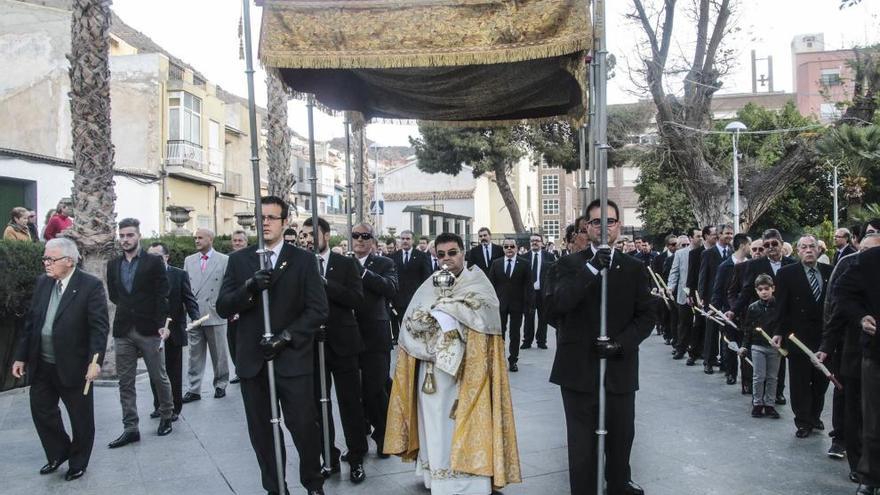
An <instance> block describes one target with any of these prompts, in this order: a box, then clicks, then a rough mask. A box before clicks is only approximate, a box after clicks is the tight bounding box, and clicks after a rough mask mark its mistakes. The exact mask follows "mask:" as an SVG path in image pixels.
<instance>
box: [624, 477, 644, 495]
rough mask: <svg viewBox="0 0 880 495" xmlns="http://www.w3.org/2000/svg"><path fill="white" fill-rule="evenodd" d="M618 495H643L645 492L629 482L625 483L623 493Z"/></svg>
mask: <svg viewBox="0 0 880 495" xmlns="http://www.w3.org/2000/svg"><path fill="white" fill-rule="evenodd" d="M620 493H622V494H624V495H645V490H643V489H642V487H640V486H639V485H637V484H635V483H634V482H633V481H632V480H630V481H627V482H626V486H624V487H623V491H621V492H620Z"/></svg>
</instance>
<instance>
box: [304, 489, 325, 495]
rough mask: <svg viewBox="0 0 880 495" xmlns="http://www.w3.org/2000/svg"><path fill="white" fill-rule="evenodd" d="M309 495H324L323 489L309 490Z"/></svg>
mask: <svg viewBox="0 0 880 495" xmlns="http://www.w3.org/2000/svg"><path fill="white" fill-rule="evenodd" d="M308 493H309V495H324V489H323V488H315V489H314V490H309V492H308Z"/></svg>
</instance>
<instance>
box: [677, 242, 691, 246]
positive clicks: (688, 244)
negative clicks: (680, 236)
mask: <svg viewBox="0 0 880 495" xmlns="http://www.w3.org/2000/svg"><path fill="white" fill-rule="evenodd" d="M688 246H690V243H689V242H685V243H684V244H682V245H680V246H679V247H688Z"/></svg>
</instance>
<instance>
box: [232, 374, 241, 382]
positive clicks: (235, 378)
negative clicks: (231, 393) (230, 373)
mask: <svg viewBox="0 0 880 495" xmlns="http://www.w3.org/2000/svg"><path fill="white" fill-rule="evenodd" d="M240 382H241V378H239V377H238V375H236V376H234V377H232V380H229V383H232V384H236V383H240Z"/></svg>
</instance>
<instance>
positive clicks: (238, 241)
mask: <svg viewBox="0 0 880 495" xmlns="http://www.w3.org/2000/svg"><path fill="white" fill-rule="evenodd" d="M247 246H248V236H247V232H245V231H243V230H240V229H239V230H236V231H235V232H233V233H232V250H233V251H238V250H239V249H244V248H246V247H247Z"/></svg>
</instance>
